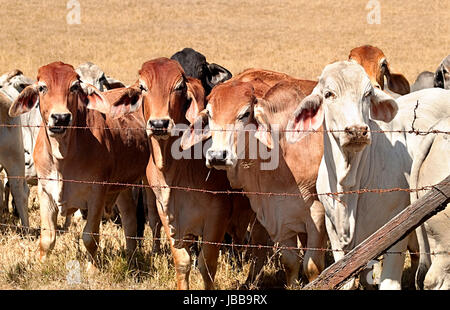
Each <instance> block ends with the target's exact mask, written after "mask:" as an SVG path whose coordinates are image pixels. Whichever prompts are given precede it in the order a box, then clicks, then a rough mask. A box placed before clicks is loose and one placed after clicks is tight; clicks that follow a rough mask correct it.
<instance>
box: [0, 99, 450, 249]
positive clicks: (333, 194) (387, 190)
mask: <svg viewBox="0 0 450 310" xmlns="http://www.w3.org/2000/svg"><path fill="white" fill-rule="evenodd" d="M417 107H418V104H417V105H416V108H415V109H414V119H413V122H412V124H411V129H409V130H368V131H369V132H371V133H404V134H415V135H428V134H444V135H448V134H450V131H443V130H437V129H431V130H418V129H415V128H414V124H415V121H416V118H417V115H416V109H417ZM1 127H5V128H16V127H29V128H32V127H34V128H40V127H47V126H45V125H22V124H0V128H1ZM56 127H59V128H66V129H80V130H91V129H95V130H128V131H130V130H145V129H146V128H145V127H135V128H121V127H89V126H56ZM184 130H187V129H179V128H174V131H180V132H182V131H184ZM190 130H204V129H197V128H191V129H190ZM208 130H209V131H244V132H251V131H254V130H248V129H216V130H214V129H208ZM268 131H270V129H268ZM292 131H296V132H306V133H325V132H337V133H339V132H345V131H346V130H286V129H282V130H278V132H280V133H283V132H292ZM5 179H25V180H30V178H29V177H25V176H9V175H8V176H6V177H5V176H3V175H0V180H1V181H2V182H3V181H4V180H5ZM31 179H35V180H37V181H57V182H68V183H77V184H90V185H102V186H121V187H135V188H142V189H146V188H148V189H156V188H159V189H164V188H169V189H173V190H181V191H186V192H202V193H209V194H213V195H259V196H268V197H271V196H280V197H283V196H284V197H288V196H297V197H300V196H303V194H301V193H287V192H285V193H279V192H257V191H234V190H222V191H214V190H206V189H202V188H194V187H183V186H161V185H152V184H135V183H121V182H108V181H98V180H75V179H62V178H58V179H55V178H43V177H34V178H31ZM443 184H448V183H445V182H444V183H443ZM435 186H436V184H433V185H427V186H423V187H420V188H415V189H412V188H377V189H373V188H361V189H358V190H351V191H342V192H329V193H311V196H322V195H324V196H329V197H331V198H332V199H337V200H338V196H341V195H351V194H357V195H362V194H368V193H378V194H384V193H391V192H400V191H401V192H410V193H411V192H419V191H427V190H431V189H433V188H435ZM338 201H339V200H338ZM0 227H3V228H10V229H15V230H19V231H24V230H25V231H27V232H28V233H29V232H34V233H38V232H40V231H41V230H43V229H44V228H41V227H31V226H30V227H24V226H19V225H14V224H7V223H0ZM54 231H55V232H56V233H61V234H65V233H73V234H76V235H77V236H78V238H80V239H81V238H82V235H83V234H91V235H96V236H99V237H113V238H117V236H115V235H112V234H107V233H90V232H73V231H70V230H68V229H55V230H54ZM127 238H129V239H135V240H139V241H143V240H152V241H153V242H155V241H169V240H172V241H176V242H186V243H197V244H200V245H201V244H209V245H215V246H220V247H232V248H241V249H252V248H257V249H272V250H273V251H274V252H275V253H276V252H279V251H281V250H294V251H323V252H335V251H339V252H343V253H344V254H346V253H348V252H349V251H346V250H339V249H331V248H310V247H305V246H303V245H302V246H291V247H288V246H281V245H279V244H278V243H275V244H274V245H259V244H235V243H231V244H229V243H224V242H210V241H207V240H192V239H189V240H184V239H174V238H170V239H169V238H167V237H164V238H155V237H152V238H146V237H136V236H125V239H127ZM406 252H409V254H410V255H420V254H427V255H433V256H434V255H450V252H449V251H441V252H433V251H431V252H411V251H401V252H394V251H386V252H384V253H385V254H398V255H404V254H405V253H406ZM272 257H273V255H272Z"/></svg>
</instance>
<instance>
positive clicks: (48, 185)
mask: <svg viewBox="0 0 450 310" xmlns="http://www.w3.org/2000/svg"><path fill="white" fill-rule="evenodd" d="M116 93H117V90H112V91H111V92H110V93H101V92H99V91H98V90H97V89H96V88H95V87H94V86H92V85H89V84H85V83H82V82H81V81H80V80H79V76H78V74H77V73H76V72H75V70H74V68H73V67H72V66H71V65H68V64H64V63H62V62H54V63H51V64H48V65H46V66H43V67H41V68H39V70H38V76H37V82H36V83H35V84H33V85H30V86H28V87H26V88H25V89H24V91H23V92H22V93H21V94H20V96H19V97H18V98H17V99H16V100H15V102H14V103H13V105H12V106H11V108H10V111H9V113H10V115H11V116H17V115H19V114H21V113H25V112H27V111H29V110H30V109H31V108H33V107H34V106H35V105H37V104H38V103H39V105H40V111H41V116H42V119H43V124H44V125H45V127H41V128H40V131H39V134H38V137H37V142H36V147H35V150H34V154H33V157H34V161H35V165H36V171H37V175H38V177H39V178H40V179H39V183H38V186H39V187H38V188H39V189H38V191H39V200H40V213H41V237H40V258H41V260H44V259H45V258H46V257H47V256H48V254H49V252H50V251H51V250H52V248H53V247H54V245H55V240H56V232H55V229H56V219H57V214H58V209H60V212H61V214H62V215H63V216H65V215H69V214H72V213H74V212H75V211H76V210H77V209H87V210H88V217H87V222H86V226H85V227H84V233H83V241H84V245H85V246H86V249H87V251H88V253H89V254H90V257H89V263H88V270H91V269H92V270H95V269H96V268H95V254H96V250H97V245H98V242H99V235H98V232H99V225H100V221H101V218H102V214H103V210H104V208H105V205H106V206H110V205H111V204H113V203H114V202H115V200H116V198H117V196H118V195H119V193H120V192H126V193H128V199H123V203H121V204H120V206H121V209H120V212H121V215H122V224H123V227H124V230H125V235H126V236H128V237H134V236H135V235H136V207H135V205H134V204H133V203H132V199H131V189H129V188H126V187H123V186H118V185H103V184H92V183H84V184H81V183H74V182H61V181H53V180H54V179H67V180H78V181H88V182H89V181H106V182H120V183H137V182H139V181H140V180H142V179H143V178H145V174H144V172H143V169H144V167H145V166H146V164H147V161H148V157H149V146H148V142H147V137H146V135H145V130H107V129H104V128H106V127H108V128H123V129H126V128H144V124H145V123H144V117H143V115H142V112H136V113H133V114H130V115H127V116H123V117H121V118H118V119H112V118H111V117H109V116H108V115H106V116H105V115H104V114H102V113H100V112H99V111H101V112H109V104H108V101H107V98H105V95H106V96H112V97H115V96H116ZM70 126H80V127H87V129H77V128H73V127H70ZM50 179H52V180H50ZM123 198H125V197H123ZM126 245H127V252H128V254H131V253H133V251H134V249H135V247H136V240H135V239H130V238H127V240H126Z"/></svg>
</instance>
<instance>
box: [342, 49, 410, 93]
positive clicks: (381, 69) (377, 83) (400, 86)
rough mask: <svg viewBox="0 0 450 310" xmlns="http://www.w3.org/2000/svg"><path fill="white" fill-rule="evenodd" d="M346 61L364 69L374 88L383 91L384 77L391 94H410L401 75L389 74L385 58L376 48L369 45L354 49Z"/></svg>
mask: <svg viewBox="0 0 450 310" xmlns="http://www.w3.org/2000/svg"><path fill="white" fill-rule="evenodd" d="M348 59H349V60H352V61H354V62H356V63H358V64H360V65H361V66H362V67H363V68H364V70H365V71H366V73H367V75H368V76H369V78H370V81H371V83H372V85H373V86H374V87H376V88H378V89H381V90H384V88H385V87H384V77H386V79H387V82H388V88H389V89H390V90H392V91H393V92H395V93H398V94H400V95H405V94H408V93H409V92H410V86H409V82H408V80H407V79H406V78H405V77H404V76H403V75H402V74H399V73H392V72H391V70H390V68H389V63H388V61H387V59H386V56H385V55H384V53H383V51H382V50H380V49H379V48H378V47H375V46H371V45H364V46H360V47H356V48H354V49H352V50H351V51H350V55H349V56H348Z"/></svg>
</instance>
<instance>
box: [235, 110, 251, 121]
mask: <svg viewBox="0 0 450 310" xmlns="http://www.w3.org/2000/svg"><path fill="white" fill-rule="evenodd" d="M249 116H250V112H248V111H247V112H245V113H244V114H242V115H241V116H239V118H238V119H239V120H240V121H242V120H244V119H246V118H247V117H249Z"/></svg>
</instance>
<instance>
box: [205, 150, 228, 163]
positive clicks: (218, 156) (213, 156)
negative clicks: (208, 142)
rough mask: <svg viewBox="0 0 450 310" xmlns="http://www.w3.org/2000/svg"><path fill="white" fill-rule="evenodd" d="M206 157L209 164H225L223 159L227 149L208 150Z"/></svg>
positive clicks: (225, 156)
mask: <svg viewBox="0 0 450 310" xmlns="http://www.w3.org/2000/svg"><path fill="white" fill-rule="evenodd" d="M207 156H208V159H209V161H210V163H211V164H213V165H214V164H222V165H223V164H225V160H226V159H227V157H228V151H216V150H208V152H207Z"/></svg>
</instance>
